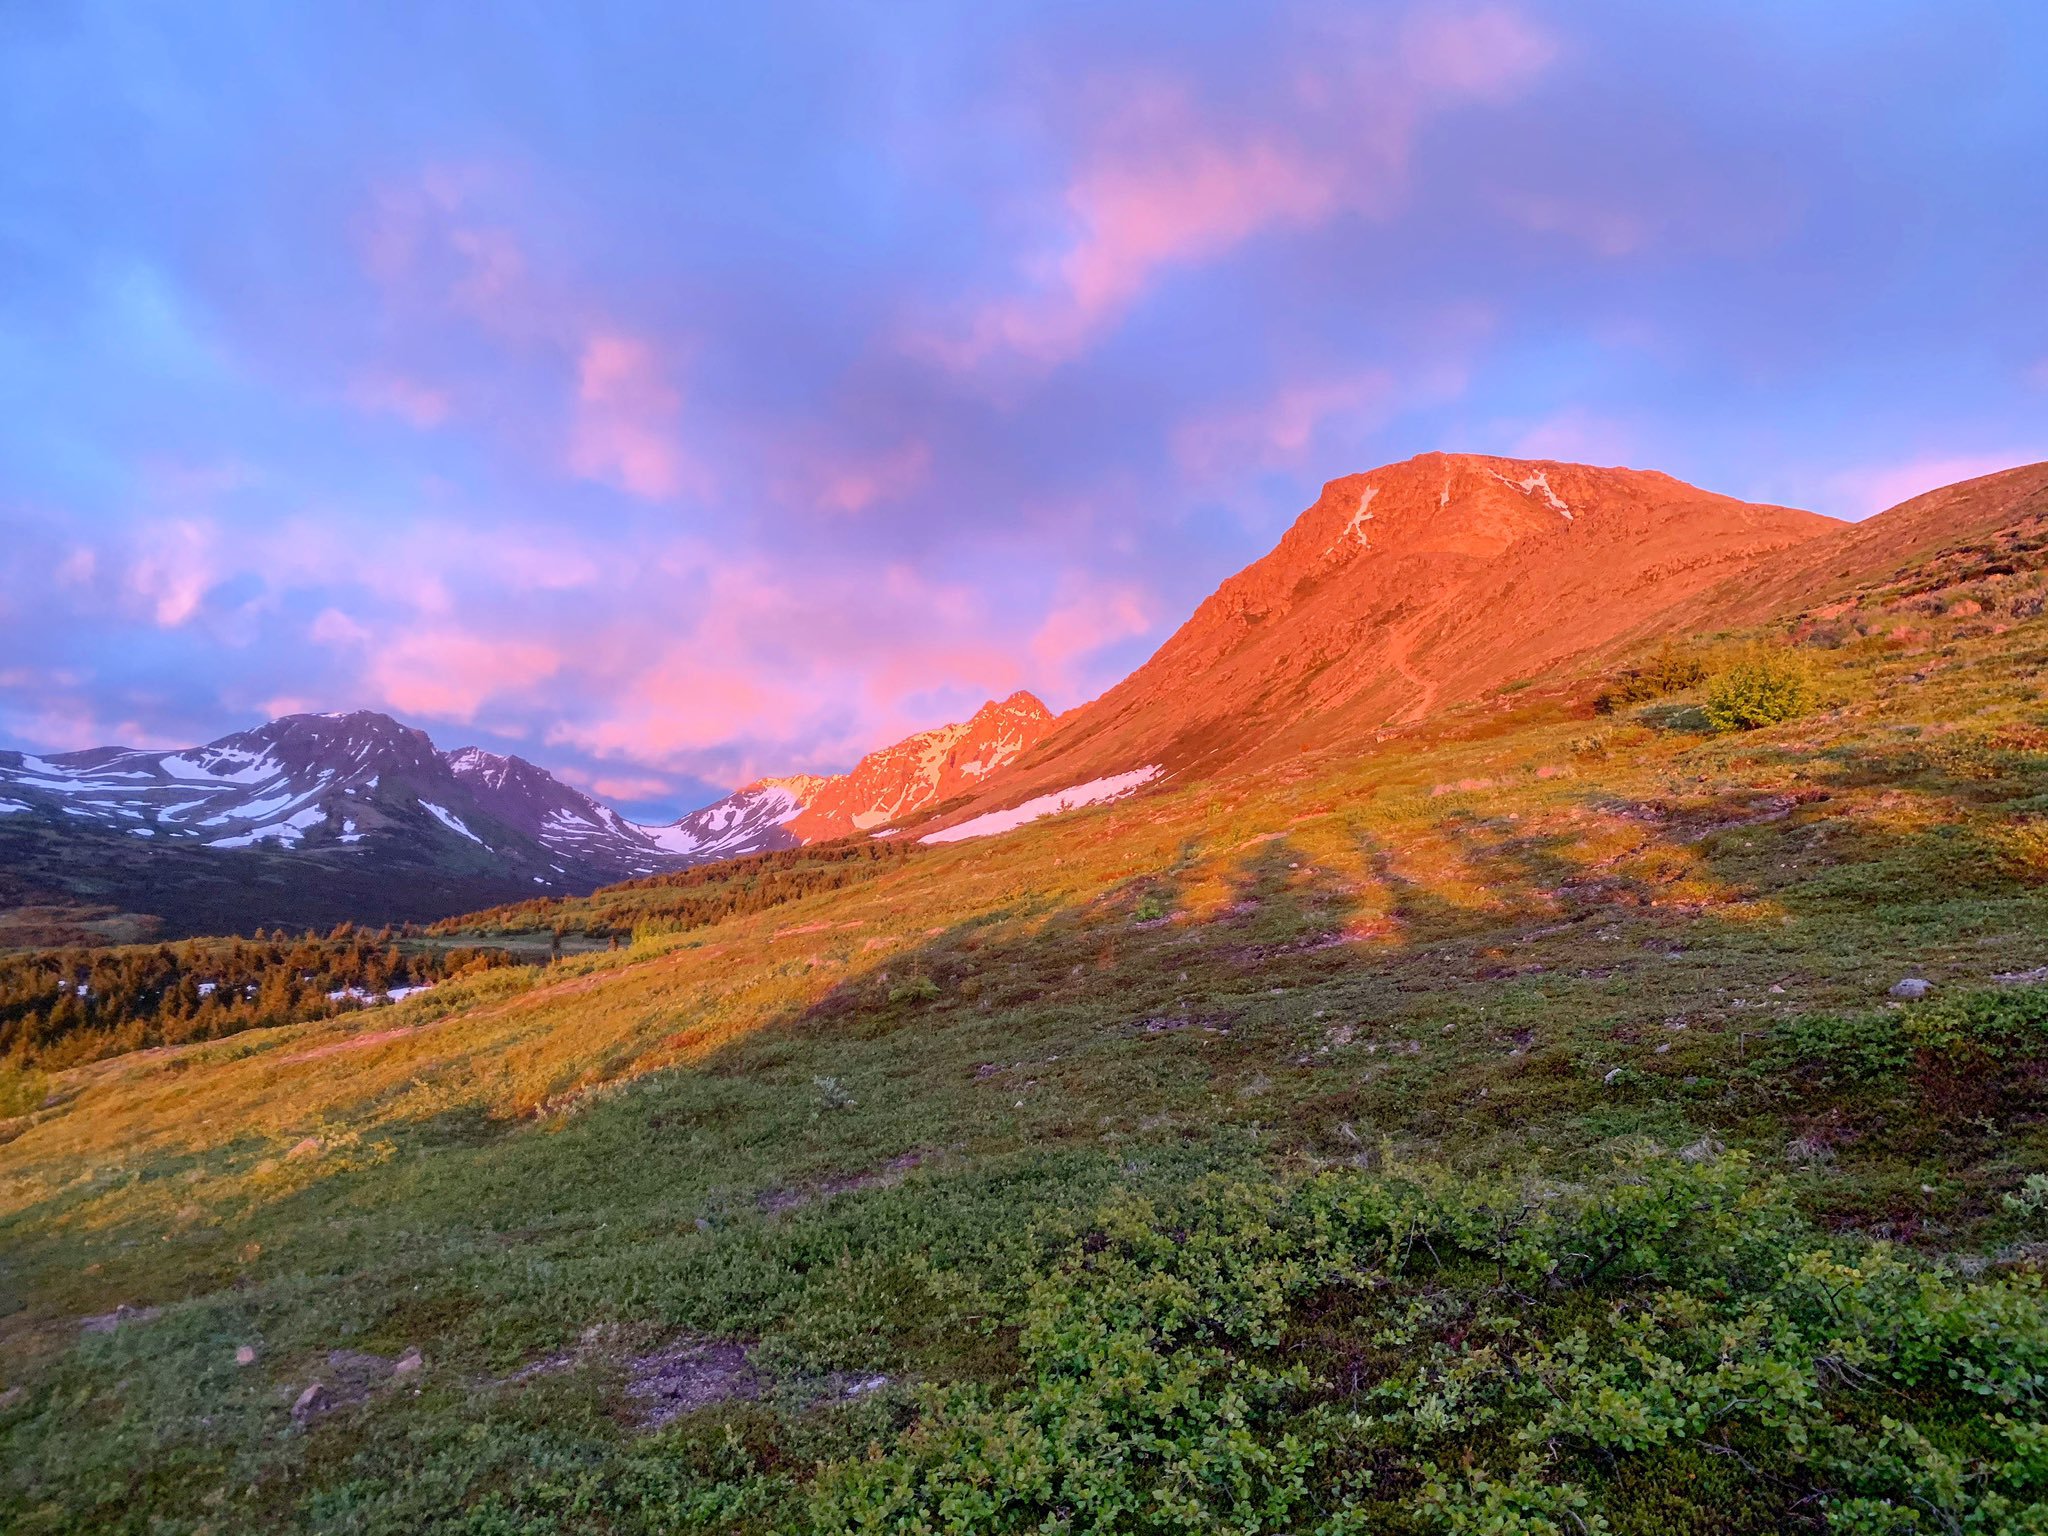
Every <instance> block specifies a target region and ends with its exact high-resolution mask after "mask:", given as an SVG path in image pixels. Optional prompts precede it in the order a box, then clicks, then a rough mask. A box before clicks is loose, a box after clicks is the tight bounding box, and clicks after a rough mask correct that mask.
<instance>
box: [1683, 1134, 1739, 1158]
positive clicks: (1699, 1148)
mask: <svg viewBox="0 0 2048 1536" xmlns="http://www.w3.org/2000/svg"><path fill="white" fill-rule="evenodd" d="M1727 1150H1728V1148H1727V1146H1726V1145H1725V1144H1723V1143H1722V1142H1721V1141H1719V1140H1718V1139H1716V1138H1715V1137H1713V1136H1702V1137H1701V1138H1700V1139H1699V1140H1698V1141H1696V1142H1694V1143H1693V1144H1692V1145H1691V1146H1689V1147H1681V1148H1680V1149H1679V1152H1678V1155H1679V1156H1680V1157H1681V1158H1683V1159H1684V1160H1685V1161H1686V1162H1688V1163H1711V1162H1712V1161H1713V1160H1714V1159H1715V1158H1717V1157H1719V1156H1720V1155H1721V1154H1722V1153H1723V1152H1726V1151H1727Z"/></svg>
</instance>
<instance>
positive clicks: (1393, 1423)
mask: <svg viewBox="0 0 2048 1536" xmlns="http://www.w3.org/2000/svg"><path fill="white" fill-rule="evenodd" d="M2033 579H2034V578H2033V576H2031V575H2029V574H2028V573H2027V572H2018V573H2015V572H2014V571H2013V570H1990V571H1987V570H1984V569H1981V568H1977V567H1969V568H1967V569H1961V568H1959V573H1952V574H1951V577H1950V578H1947V579H1943V580H1941V581H1937V582H1934V583H1933V584H1932V585H1930V584H1929V583H1927V582H1925V581H1921V582H1901V583H1895V584H1893V585H1891V586H1889V587H1887V588H1886V589H1884V590H1881V591H1873V592H1869V593H1866V594H1864V595H1862V597H1861V598H1860V599H1858V600H1856V601H1854V602H1845V603H1843V604H1838V605H1835V606H1833V607H1832V608H1831V610H1830V611H1829V613H1827V614H1826V615H1824V616H1815V617H1813V618H1812V619H1811V620H1809V621H1807V622H1804V623H1802V624H1801V625H1798V626H1795V627H1794V628H1793V629H1792V630H1790V631H1780V632H1777V633H1774V634H1771V635H1767V636H1742V637H1730V638H1725V639H1721V640H1715V639H1702V640H1700V641H1698V642H1696V643H1695V645H1694V646H1693V647H1692V653H1693V654H1695V655H1696V656H1698V657H1699V658H1700V659H1701V661H1702V664H1703V666H1704V667H1705V670H1706V672H1707V674H1708V676H1707V678H1706V680H1704V681H1692V680H1691V679H1692V677H1693V675H1694V674H1692V673H1690V672H1687V671H1686V670H1685V669H1682V668H1681V669H1679V672H1680V674H1681V675H1680V676H1679V678H1678V682H1679V685H1680V686H1679V691H1677V692H1669V693H1667V692H1661V691H1660V690H1659V687H1655V686H1652V687H1648V688H1647V689H1645V688H1644V686H1642V684H1641V679H1642V678H1643V677H1644V676H1645V675H1646V674H1651V673H1655V672H1657V671H1658V668H1659V664H1658V663H1657V662H1656V661H1655V659H1654V658H1652V657H1649V656H1646V657H1644V658H1642V660H1641V663H1640V664H1639V665H1638V666H1637V667H1636V668H1635V669H1634V673H1633V675H1632V676H1619V675H1617V676H1614V677H1610V678H1607V679H1604V680H1596V679H1587V680H1583V681H1576V682H1572V683H1570V684H1569V685H1566V684H1562V683H1560V684H1557V685H1555V686H1553V685H1551V684H1548V683H1546V682H1543V681H1540V680H1539V682H1538V683H1537V684H1535V685H1534V686H1532V687H1528V688H1525V689H1521V690H1518V691H1514V692H1510V693H1507V694H1504V695H1501V696H1499V697H1496V698H1494V699H1491V700H1489V701H1485V702H1483V703H1481V704H1477V705H1474V706H1471V707H1468V708H1466V709H1464V710H1462V711H1460V712H1457V713H1455V714H1451V715H1448V716H1444V717H1440V718H1439V719H1437V720H1436V721H1434V722H1432V723H1430V724H1429V725H1427V726H1426V727H1424V728H1420V729H1417V730H1414V731H1411V732H1409V733H1407V734H1405V735H1400V736H1394V737H1390V738H1389V739H1387V740H1385V741H1383V742H1381V743H1379V744H1377V745H1376V746H1373V747H1371V748H1369V749H1367V750H1365V751H1363V752H1358V753H1337V752H1334V751H1332V752H1325V753H1316V752H1307V753H1303V754H1302V755H1301V756H1300V758H1299V760H1298V761H1297V762H1296V763H1294V764H1292V765H1291V766H1288V767H1286V768H1284V769H1282V770H1279V771H1275V772H1270V773H1267V774H1264V775H1261V776H1259V777H1257V778H1252V779H1244V780H1235V781H1232V780H1224V781H1215V782H1210V783H1205V784H1198V785H1186V786H1181V787H1178V788H1172V787H1170V788H1169V789H1168V790H1167V792H1165V793H1162V794H1159V795H1156V796H1150V797H1146V798H1142V799H1137V800H1133V801H1128V802H1125V803H1122V804H1118V805H1114V806H1109V807H1102V808H1098V809H1095V810H1090V811H1082V812H1076V813H1072V814H1069V815H1066V816H1062V817H1059V818H1055V819H1053V820H1050V821H1046V822H1042V823H1038V824H1036V825H1033V826H1031V827H1028V828H1026V829H1024V830H1022V831H1020V832H1018V833H1015V834H1013V835H1010V836H1007V837H1003V838H999V839H992V840H988V841H983V842H968V843H963V844H959V845H955V846H951V847H946V848H940V849H931V850H925V851H923V852H920V853H919V854H918V855H917V856H915V857H911V858H904V859H901V860H900V861H891V862H885V863H882V864H877V865H875V866H874V867H872V868H866V869H864V870H863V874H864V875H866V876H867V878H863V879H860V880H858V881H857V882H853V883H849V884H845V885H843V886H840V887H838V888H833V889H820V890H815V891H812V892H810V893H808V894H798V895H796V896H795V897H794V899H790V900H783V901H778V902H777V903H776V904H774V905H772V906H766V907H763V908H761V909H759V910H750V901H749V900H741V899H734V900H732V901H731V902H730V903H727V904H724V905H723V906H722V907H721V909H720V910H717V911H715V912H712V913H711V920H709V921H707V922H705V923H703V924H702V925H699V926H692V927H688V928H686V929H685V931H682V932H679V933H671V934H665V935H664V934H655V933H652V932H650V931H647V930H646V929H645V928H643V931H642V933H641V936H640V938H639V939H638V940H637V941H636V942H635V943H634V944H633V945H632V946H631V947H630V948H625V949H621V950H618V951H616V952H611V951H603V952H594V953H588V954H582V955H576V956H573V957H571V958H568V959H565V960H563V961H561V962H559V963H557V964H554V965H551V966H545V967H521V968H516V969H504V970H499V971H494V972H491V973H489V974H485V975H480V976H474V977H470V978H466V979H463V980H458V981H452V982H447V983H444V984H443V985H441V986H440V987H438V988H436V989H435V991H433V992H432V993H430V994H428V995H426V996H424V997H420V998H416V999H413V1000H411V1001H409V1002H407V1003H404V1004H401V1005H399V1006H397V1007H395V1008H390V1009H383V1010H379V1011H378V1012H377V1013H375V1014H374V1015H367V1016H355V1017H348V1018H343V1019H338V1020H328V1021H323V1022H316V1023H308V1024H301V1025H293V1026H288V1027H285V1028H280V1029H273V1030H258V1031H253V1032H250V1033H247V1034H243V1035H239V1036H237V1037H235V1038H233V1039H231V1040H226V1041H220V1042H213V1043H205V1044H199V1045H193V1046H185V1047H176V1048H170V1049H162V1050H155V1051H147V1052H139V1053H135V1054H131V1055H127V1056H123V1057H119V1058H116V1059H113V1060H108V1061H101V1062H96V1063H93V1064H90V1065H86V1066H82V1067H79V1068H77V1069H75V1070H72V1071H69V1072H65V1073H61V1074H57V1075H56V1076H54V1077H53V1078H52V1080H51V1089H52V1091H51V1092H50V1095H49V1097H48V1099H47V1101H46V1102H44V1103H43V1104H41V1105H40V1106H39V1107H34V1108H32V1109H29V1111H28V1112H27V1113H24V1114H20V1115H17V1117H16V1118H14V1119H13V1120H9V1121H6V1122H4V1129H0V1135H5V1136H6V1137H7V1138H8V1139H7V1141H6V1143H5V1145H4V1146H0V1256H4V1257H0V1263H4V1268H0V1290H4V1294H0V1310H4V1311H5V1312H6V1314H7V1315H6V1316H5V1317H4V1318H0V1526H5V1528H7V1529H9V1530H18V1531H22V1532H57V1531H136V1532H142V1531H150V1532H174V1531H176V1532H182V1531H190V1532H198V1531H210V1532H225V1531H276V1530H314V1531H334V1532H342V1531H347V1532H387V1531H388V1532H399V1531H414V1530H420V1529H445V1530H458V1531H469V1532H478V1533H483V1532H491V1533H498V1532H514V1531H555V1530H588V1531H648V1532H652V1531H700V1530H701V1531H761V1532H767V1531H778V1532H779V1531H810V1530H815V1531H878V1532H879V1531H930V1532H939V1531H957V1532H999V1531H1001V1532H1008V1531H1077V1532H1078V1531H1132V1532H1139V1531H1143V1532H1152V1531H1168V1530H1173V1531H1183V1530H1185V1531H1245V1532H1250V1531H1276V1532H1277V1531H1285V1532H1297V1531H1298V1532H1307V1531H1328V1532H1340V1531H1367V1530H1371V1531H1398V1532H1409V1531H1412V1532H1425V1531H1444V1532H1482V1531H1484V1532H1517V1531H1527V1532H1545V1531H1588V1530H1609V1531H1614V1532H1633V1533H1643V1536H1650V1533H1659V1536H1661V1533H1671V1532H1700V1533H1706V1532H1769V1531H1783V1530H1822V1529H1833V1530H1853V1531H1867V1532H1879V1531H1884V1532H1897V1531H1930V1532H1931V1531H2002V1530H2034V1529H2042V1528H2044V1526H2043V1521H2044V1519H2048V1512H2044V1509H2043V1507H2042V1503H2041V1501H2043V1500H2044V1499H2048V1449H2044V1448H2048V1430H2044V1429H2043V1428H2042V1424H2043V1420H2044V1418H2048V1412H2044V1404H2043V1394H2044V1392H2048V1304H2044V1300H2043V1297H2042V1293H2041V1289H2040V1265H2041V1260H2042V1257H2043V1255H2044V1254H2048V1180H2042V1179H2041V1178H2040V1177H2039V1175H2040V1173H2041V1171H2042V1170H2044V1169H2048V1122H2044V1120H2043V1112H2044V1109H2048V1001H2044V999H2048V988H2044V987H2042V986H2041V985H2040V983H2041V982H2042V981H2043V980H2044V979H2048V969H2044V968H2048V696H2044V684H2043V678H2044V666H2048V623H2044V621H2043V620H2041V619H2040V618H2039V617H2037V616H2033V615H2026V614H2024V612H2023V605H2024V602H2025V591H2026V590H2031V588H2029V587H2027V583H2028V582H2029V581H2031V580H2033ZM2022 589H2025V590H2022ZM2037 612H2038V609H2037V610H2036V613H2037ZM1759 645H1760V646H1762V647H1764V649H1762V650H1758V649H1756V648H1755V647H1757V646H1759ZM1787 656H1791V657H1795V658H1797V660H1796V662H1795V663H1794V669H1795V671H1796V672H1797V673H1798V674H1799V678H1798V687H1797V688H1795V689H1794V692H1803V693H1804V694H1805V695H1806V697H1805V698H1804V699H1803V700H1801V701H1800V704H1801V707H1803V708H1804V709H1805V711H1806V712H1805V713H1803V714H1800V715H1799V716H1798V717H1796V718H1793V719H1791V720H1788V721H1786V722H1784V723H1781V724H1776V725H1771V726H1768V727H1765V728H1763V729H1757V730H1748V731H1730V732H1726V733H1710V732H1708V731H1706V730H1705V729H1704V725H1705V721H1706V717H1707V715H1708V713H1709V710H1710V708H1711V707H1712V706H1713V705H1714V702H1715V693H1714V690H1715V688H1716V687H1717V682H1716V680H1717V679H1722V680H1725V679H1727V678H1728V677H1729V676H1730V675H1731V674H1733V673H1734V672H1735V670H1736V669H1737V668H1738V667H1740V666H1743V665H1755V664H1757V662H1758V661H1759V658H1762V659H1763V660H1764V661H1765V662H1766V663H1767V665H1769V666H1773V667H1775V666H1780V665H1781V664H1782V663H1783V661H1784V658H1786V657H1787ZM1602 692H1605V693H1606V694H1607V695H1608V699H1607V702H1608V705H1609V708H1610V709H1611V710H1612V711H1613V712H1612V713H1599V712H1596V710H1595V708H1594V699H1595V697H1596V695H1597V694H1600V693H1602ZM1618 694H1625V695H1629V696H1628V697H1618V696H1617V695H1618ZM1723 702H1725V699H1724V700H1723ZM758 876H759V871H754V872H753V873H752V875H750V876H742V877H740V878H755V879H758ZM692 889H693V891H695V890H697V889H698V888H697V887H693V888H692ZM692 910H693V911H696V910H697V909H695V908H693V909H692ZM705 910H706V911H709V910H710V909H708V908H707V909H705ZM700 915H701V914H700ZM693 921H694V919H693ZM539 926H542V927H544V926H546V924H545V922H542V923H540V924H539ZM569 926H572V927H573V926H574V924H570V925H569ZM651 926H652V925H649V927H651ZM1904 978H1919V979H1924V980H1925V981H1926V982H1928V983H1930V984H1931V988H1930V989H1929V990H1928V991H1927V994H1926V995H1925V996H1924V997H1922V998H1920V999H1918V1000H1902V999H1899V998H1895V997H1893V996H1892V995H1891V993H1890V989H1892V988H1893V987H1894V985H1895V984H1896V983H1898V982H1900V981H1901V980H1902V979H1904ZM1908 990H1915V989H1908ZM16 1107H20V1106H16ZM238 1352H239V1353H238ZM315 1383H318V1384H319V1390H318V1391H317V1392H316V1391H312V1390H311V1389H312V1387H313V1384H315ZM295 1405H298V1406H297V1407H296V1408H295Z"/></svg>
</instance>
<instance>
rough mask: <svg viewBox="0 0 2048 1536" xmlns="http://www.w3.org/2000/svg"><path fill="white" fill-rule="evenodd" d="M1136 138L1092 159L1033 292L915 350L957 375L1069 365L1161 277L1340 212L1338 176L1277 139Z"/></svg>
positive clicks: (1330, 166)
mask: <svg viewBox="0 0 2048 1536" xmlns="http://www.w3.org/2000/svg"><path fill="white" fill-rule="evenodd" d="M1163 115H1168V116H1173V117H1178V116H1180V113H1179V111H1178V109H1174V110H1173V111H1172V112H1171V113H1168V114H1163ZM1137 137H1138V138H1139V139H1141V140H1142V142H1138V143H1126V144H1122V145H1119V146H1117V147H1115V148H1111V149H1104V150H1097V151H1094V152H1092V153H1091V154H1090V156H1089V158H1088V159H1087V160H1086V161H1085V162H1084V163H1083V164H1082V165H1081V166H1080V168H1079V169H1078V170H1077V172H1076V173H1075V175H1074V177H1073V179H1072V180H1071V181H1070V182H1069V183H1068V185H1067V188H1066V191H1065V194H1064V202H1065V206H1066V213H1067V222H1068V224H1069V225H1070V227H1071V228H1072V230H1073V231H1074V233H1073V236H1072V238H1071V240H1070V241H1069V242H1068V244H1067V246H1066V248H1065V249H1064V250H1063V251H1061V252H1060V253H1058V254H1057V255H1055V256H1052V257H1050V258H1047V259H1044V260H1042V261H1041V263H1040V265H1041V266H1042V267H1043V268H1044V269H1045V278H1044V280H1043V281H1042V282H1041V283H1040V284H1039V285H1038V291H1037V292H1035V293H1032V294H1030V295H1028V296H1024V297H1007V298H1002V299H998V300H995V301H993V302H991V303H987V304H984V305H982V306H981V307H979V308H978V309H976V310H975V311H974V312H972V313H971V314H970V315H969V317H968V319H967V322H966V325H965V327H964V332H963V333H962V334H958V335H952V336H926V337H924V338H921V341H920V345H921V348H922V350H924V351H926V352H928V353H929V354H930V355H932V356H934V357H936V358H938V359H939V360H940V361H941V362H944V363H945V364H947V365H948V366H950V367H954V368H958V369H971V368H974V367H977V366H979V365H980V364H982V363H983V362H985V361H987V360H989V359H990V358H992V357H995V356H999V355H1014V356H1016V357H1019V358H1022V359H1024V360H1026V361H1028V362H1032V363H1036V364H1041V365H1047V364H1053V363H1058V362H1062V361H1065V360H1066V359H1068V358H1070V357H1072V356H1074V355H1076V354H1077V353H1079V352H1080V351H1081V350H1082V349H1083V348H1084V347H1085V346H1086V345H1087V344H1088V343H1089V341H1091V340H1092V339H1093V338H1094V336H1095V335H1096V333H1097V332H1098V331H1100V330H1102V329H1104V328H1106V327H1107V326H1109V325H1110V324H1112V323H1113V322H1114V321H1115V320H1117V319H1118V318H1120V317H1121V315H1122V314H1123V313H1124V311H1125V310H1127V309H1128V308H1129V307H1130V306H1131V305H1132V304H1134V303H1135V302H1136V301H1137V300H1138V299H1139V297H1140V296H1141V295H1142V294H1143V293H1144V292H1145V290H1146V289H1147V288H1148V287H1149V286H1150V285H1151V283H1152V281H1153V279H1154V278H1155V277H1156V276H1157V275H1158V274H1159V273H1160V272H1161V271H1162V270H1164V269H1167V268H1170V267H1173V266H1176V265H1181V264H1186V263H1190V262H1195V261H1200V260H1202V259H1204V258H1207V257H1211V256H1215V255H1217V254H1219V253H1221V252H1223V251H1226V250H1228V249H1230V248H1231V247H1232V246H1235V245H1238V244H1240V243H1242V242H1243V241H1245V240H1246V239H1249V238H1250V237H1251V236H1253V235H1254V234H1256V233H1258V232H1259V231H1260V230H1262V229H1265V228H1267V227H1269V226H1274V225H1305V224H1312V223H1315V222H1317V221H1318V220H1320V219H1321V218H1323V217H1324V216H1325V215H1326V214H1327V213H1328V212H1329V211H1330V209H1331V208H1332V207H1333V206H1334V204H1335V202H1336V194H1337V187H1338V182H1339V180H1340V177H1341V170H1340V168H1339V167H1338V166H1337V165H1336V164H1335V163H1334V162H1332V161H1329V160H1325V159H1321V158H1318V157H1315V156H1312V155H1309V154H1307V153H1306V152H1304V151H1303V150H1301V149H1300V148H1298V147H1297V146H1294V145H1291V144H1289V143H1287V142H1286V141H1285V140H1283V139H1280V138H1277V137H1264V136H1262V137H1256V138H1249V139H1245V140H1243V141H1240V142H1231V141H1229V140H1227V139H1225V138H1224V137H1222V136H1220V135H1212V134H1210V133H1208V132H1205V131H1203V130H1201V129H1199V128H1196V127H1195V126H1194V125H1192V124H1190V123H1186V122H1173V123H1171V124H1170V125H1167V126H1165V127H1164V128H1163V129H1162V128H1160V127H1154V126H1151V125H1147V127H1146V128H1145V129H1144V130H1143V131H1141V132H1140V134H1138V135H1137Z"/></svg>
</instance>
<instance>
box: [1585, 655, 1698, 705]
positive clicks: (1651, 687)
mask: <svg viewBox="0 0 2048 1536" xmlns="http://www.w3.org/2000/svg"><path fill="white" fill-rule="evenodd" d="M1706 680H1707V664H1706V663H1705V662H1703V661H1701V660H1700V659H1699V657H1697V656H1696V655H1694V654H1693V653H1692V652H1691V651H1688V650H1684V649H1682V648H1680V647H1678V646H1675V645H1672V644H1670V643H1668V642H1667V643H1666V644H1665V645H1664V647H1663V648H1662V649H1661V650H1659V651H1658V652H1657V654H1656V655H1655V656H1653V657H1652V658H1651V659H1650V660H1649V661H1648V662H1646V663H1644V664H1643V665H1642V666H1640V667H1629V668H1627V669H1626V670H1624V671H1623V672H1622V673H1621V674H1620V675H1619V676H1618V677H1616V678H1615V680H1614V681H1613V682H1611V683H1609V684H1608V685H1607V686H1606V687H1605V688H1603V689H1601V690H1600V692H1599V693H1598V694H1597V695H1596V696H1595V697H1594V699H1593V707H1594V708H1595V709H1597V710H1598V711H1599V712H1600V713H1601V714H1603V715H1612V714H1617V713H1619V712H1620V711H1621V710H1623V709H1626V708H1627V707H1628V706H1629V705H1631V704H1647V703H1649V702H1650V700H1652V699H1661V698H1663V697H1664V696H1665V695H1667V694H1673V693H1683V692H1685V691H1686V690H1687V689H1688V688H1697V687H1698V686H1699V685H1700V684H1701V683H1703V682H1705V681H1706Z"/></svg>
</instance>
